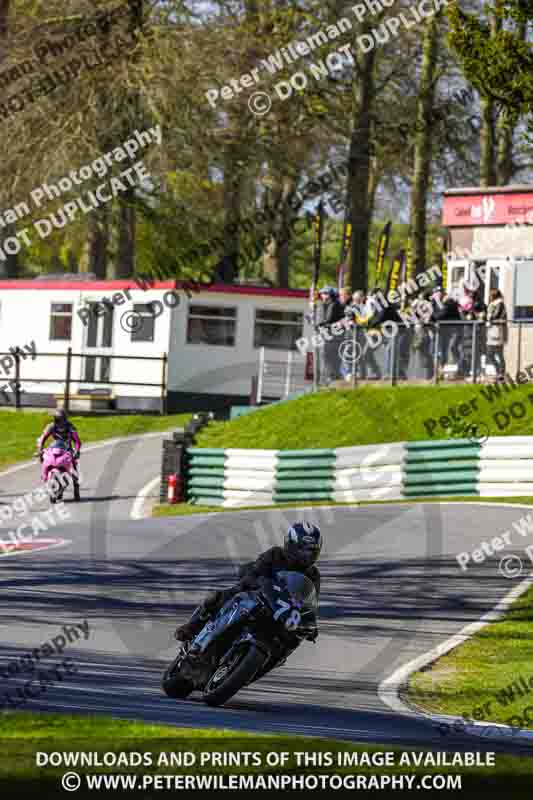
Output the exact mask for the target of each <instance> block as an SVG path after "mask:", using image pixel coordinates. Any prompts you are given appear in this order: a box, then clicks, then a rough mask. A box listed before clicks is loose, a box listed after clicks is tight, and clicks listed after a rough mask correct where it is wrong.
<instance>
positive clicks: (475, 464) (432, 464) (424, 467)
mask: <svg viewBox="0 0 533 800" xmlns="http://www.w3.org/2000/svg"><path fill="white" fill-rule="evenodd" d="M480 467H481V461H478V460H476V461H467V460H465V461H444V462H443V461H428V462H427V463H426V462H424V463H420V462H415V463H414V464H409V463H405V464H404V465H403V467H402V471H403V473H404V475H412V474H417V473H419V472H421V473H426V472H427V471H428V470H430V471H431V470H432V469H434V470H436V471H442V470H456V469H463V470H466V469H472V470H475V471H479V469H480Z"/></svg>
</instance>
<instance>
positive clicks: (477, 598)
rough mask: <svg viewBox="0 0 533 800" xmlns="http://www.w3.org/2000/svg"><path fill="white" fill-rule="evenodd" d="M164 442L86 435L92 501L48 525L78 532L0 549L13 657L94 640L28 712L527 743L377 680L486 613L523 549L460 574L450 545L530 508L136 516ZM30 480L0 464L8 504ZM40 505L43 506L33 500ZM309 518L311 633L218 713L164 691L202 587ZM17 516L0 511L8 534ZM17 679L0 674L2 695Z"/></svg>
mask: <svg viewBox="0 0 533 800" xmlns="http://www.w3.org/2000/svg"><path fill="white" fill-rule="evenodd" d="M162 438H163V437H162V436H160V435H155V436H151V437H149V438H146V439H143V440H137V441H133V442H124V443H122V444H118V445H114V446H99V447H96V448H94V449H92V450H90V449H89V448H87V449H86V451H85V453H84V455H83V457H82V462H81V470H82V474H83V477H84V482H83V486H82V502H81V503H79V504H76V503H73V502H71V496H70V495H69V496H68V497H67V502H66V504H65V508H66V509H67V510H68V512H69V514H70V517H69V519H67V520H64V521H62V522H60V523H58V524H57V525H56V526H54V527H51V528H50V530H49V531H47V532H46V533H42V534H41V536H42V537H58V538H59V537H61V538H64V539H66V540H69V543H68V544H66V545H64V546H60V547H57V548H53V549H50V550H42V551H36V552H29V553H25V554H23V555H16V556H11V555H10V556H8V557H2V558H0V570H1V572H0V581H1V589H2V592H1V598H2V600H1V606H0V616H1V625H2V636H1V639H2V644H1V646H0V666H1V667H2V668H3V669H5V668H6V667H7V666H8V664H9V663H10V662H11V661H13V660H14V659H17V660H18V659H19V658H20V657H21V656H23V655H24V654H26V653H29V652H31V651H32V650H33V649H34V648H37V647H39V646H40V645H42V643H44V642H45V641H50V640H52V639H53V638H54V637H57V636H58V635H62V630H61V629H62V626H63V625H72V624H73V623H76V622H78V623H81V622H83V621H84V620H87V621H88V623H89V638H88V639H86V640H85V639H84V640H82V639H81V638H80V639H78V640H77V641H75V642H73V643H72V644H71V645H70V646H68V648H66V649H65V651H64V653H63V657H66V656H68V657H70V658H72V659H73V661H74V663H75V665H76V668H77V672H76V673H75V674H73V675H72V677H70V678H68V677H67V678H65V680H64V681H63V682H60V683H57V684H56V685H55V686H54V687H53V688H50V689H49V690H48V691H47V692H46V694H45V695H44V696H43V699H42V700H35V701H32V702H28V703H27V704H26V705H25V706H24V707H25V708H27V709H28V710H29V709H33V710H38V709H42V710H48V711H66V712H87V713H88V712H90V713H95V712H105V713H111V714H113V715H115V716H117V717H127V718H136V719H144V720H147V721H158V722H163V723H167V724H171V725H178V726H182V725H184V726H195V727H207V726H213V727H214V726H216V727H226V728H233V729H242V730H251V731H253V730H255V731H263V732H272V731H280V732H293V733H301V734H309V735H324V734H326V735H328V736H334V737H337V738H343V739H349V740H357V741H362V742H376V743H391V744H394V743H402V744H423V745H426V746H433V747H435V748H440V749H443V748H444V746H446V747H448V748H449V749H491V750H503V749H506V750H515V751H520V750H523V751H527V750H528V748H527V746H526V745H525V744H524V745H520V744H518V743H512V742H510V741H509V740H506V741H505V742H504V741H503V740H502V744H501V745H500V744H494V742H491V743H489V742H487V743H485V742H483V740H481V739H478V738H470V737H468V736H465V735H464V734H449V735H448V736H446V738H445V739H444V738H443V736H442V734H440V733H439V732H438V730H437V729H436V727H435V726H434V725H433V724H432V723H431V722H429V721H427V720H424V719H420V718H419V717H416V716H414V715H403V714H397V713H394V712H392V711H391V710H390V709H388V708H387V707H386V706H385V705H384V704H383V703H382V702H381V700H380V699H379V697H378V694H377V688H378V685H379V683H380V682H381V680H383V679H384V678H385V677H386V676H388V675H389V674H391V673H392V672H393V670H394V669H396V668H397V667H399V666H400V665H402V664H404V663H406V662H408V661H410V660H411V659H413V658H414V657H416V656H417V655H420V654H422V653H425V652H426V651H428V650H430V649H432V648H433V647H435V646H436V645H437V644H439V643H440V642H442V641H443V640H445V639H447V638H448V637H450V636H451V635H453V634H454V633H457V632H458V631H460V630H461V629H462V628H463V627H464V626H465V625H466V624H468V623H469V622H473V621H475V620H477V619H478V618H479V617H480V616H481V615H482V614H484V613H485V612H487V611H488V610H489V609H491V608H492V607H493V606H494V605H495V604H496V603H497V602H498V600H500V599H501V598H502V597H503V596H504V595H505V594H506V593H507V592H508V591H509V590H510V589H511V588H513V586H514V585H516V581H512V580H509V579H506V578H504V577H503V576H502V575H501V574H500V572H499V570H498V562H499V558H500V557H501V555H503V554H504V553H505V552H514V553H518V554H520V549H519V547H518V546H514V547H511V548H507V550H506V551H504V552H502V553H500V554H498V558H496V557H492V558H487V560H486V561H485V562H484V563H482V564H477V565H476V564H473V565H472V566H471V567H470V568H469V570H468V571H467V572H466V573H464V572H461V570H460V569H459V566H458V564H457V562H456V560H455V555H456V554H457V553H458V552H460V551H471V550H473V549H474V548H476V547H477V546H478V545H479V544H480V543H481V541H483V540H487V539H489V538H491V537H492V536H496V535H498V534H500V533H502V532H503V531H504V530H506V529H508V528H510V527H511V523H512V522H513V521H516V520H517V519H518V518H519V517H520V516H522V514H523V513H524V510H523V509H513V508H510V507H488V506H475V507H474V506H470V505H467V504H458V505H452V504H443V505H438V504H430V503H428V504H422V505H402V504H396V505H389V506H369V507H365V508H355V509H349V508H345V507H342V508H341V507H338V508H333V509H329V510H319V509H315V510H311V509H305V511H304V512H300V513H298V512H297V511H294V512H292V511H291V512H288V511H287V510H286V509H284V510H283V513H282V512H281V511H278V512H269V511H255V512H254V511H246V512H236V513H231V514H230V513H220V514H216V515H195V516H190V517H177V518H174V519H171V518H170V519H161V520H150V519H146V520H132V519H130V512H131V508H132V505H133V502H134V500H135V497H136V495H137V493H138V492H139V490H140V489H141V488H142V487H143V486H145V484H147V483H148V482H149V481H150V480H151V479H152V478H154V477H155V476H156V475H157V474H158V471H159V465H160V460H161V440H162ZM38 485H39V478H38V468H37V465H34V466H32V467H24V468H22V469H17V470H16V471H9V472H8V473H7V474H6V473H4V474H3V475H0V509H1V508H2V506H5V505H6V504H10V503H12V502H13V501H14V500H15V498H16V497H18V496H20V495H24V494H25V493H27V492H29V491H31V490H32V489H35V488H36V487H37V486H38ZM47 508H48V505H47V504H42V503H41V504H40V505H36V506H35V513H38V509H47ZM284 515H285V517H284ZM302 516H305V518H308V519H316V520H317V521H318V522H319V524H320V525H321V527H322V530H323V533H324V536H325V543H326V544H325V552H324V555H323V559H322V564H321V570H322V594H321V610H320V630H321V634H320V638H319V641H318V643H317V644H316V645H313V644H311V643H304V644H303V645H302V646H301V647H300V649H299V650H298V651H297V653H296V654H295V655H294V656H293V657H292V658H291V660H290V662H289V663H288V664H287V665H286V666H284V667H282V668H280V669H279V670H276V671H274V672H273V673H271V674H270V675H269V676H267V677H266V678H264V679H263V680H262V681H260V682H259V683H257V684H255V685H253V687H250V688H249V689H246V690H243V691H241V692H240V693H239V694H238V695H237V696H236V697H235V698H234V699H233V700H232V701H230V702H229V703H228V705H227V706H226V707H225V708H223V709H210V708H208V707H207V706H205V705H204V704H203V703H202V701H201V699H200V696H199V695H193V696H192V699H191V700H188V701H186V702H175V701H173V700H170V699H168V698H167V697H165V696H164V695H163V693H162V691H161V689H160V678H161V674H162V671H163V669H164V667H165V665H166V663H168V662H169V661H170V660H171V659H172V657H173V655H174V653H175V650H176V646H175V643H174V640H173V638H172V634H173V631H174V628H175V626H176V624H177V623H179V622H181V621H182V620H184V619H185V618H186V617H187V616H188V615H189V614H190V612H191V611H192V610H193V608H194V606H195V604H196V603H197V602H198V601H199V600H200V599H201V598H202V596H203V595H204V593H205V592H206V591H207V590H208V589H210V588H213V587H215V586H227V585H229V584H230V583H231V582H232V581H233V578H234V576H235V571H236V565H237V563H240V562H242V561H245V560H250V559H252V558H254V557H255V556H256V555H257V553H258V552H259V551H260V550H261V549H263V548H265V547H268V546H271V545H272V544H273V543H275V542H276V541H279V538H280V536H281V530H282V527H283V525H284V524H285V521H289V519H291V518H298V517H302ZM24 521H26V520H24ZM12 528H13V526H9V525H8V524H7V523H6V522H2V524H1V528H0V535H1V536H2V538H4V539H7V531H8V530H10V529H12ZM528 543H529V542H528V541H527V540H526V539H524V540H523V542H522V545H521V547H522V550H523V548H524V547H525V546H526V545H527V544H528ZM522 555H523V554H522ZM60 660H61V659H60V658H59V657H56V658H55V659H54V658H51V659H49V660H48V661H47V662H46V663H47V664H48V665H50V664H52V663H54V662H59V661H60ZM25 680H28V676H27V675H23V674H19V675H15V676H13V677H10V678H9V679H8V680H6V679H4V681H3V683H4V691H5V690H6V689H13V688H15V687H16V686H17V685H20V684H22V683H23V682H24V681H25ZM481 701H483V698H480V702H481ZM470 710H471V709H465V712H467V711H470Z"/></svg>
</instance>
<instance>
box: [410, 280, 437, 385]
mask: <svg viewBox="0 0 533 800" xmlns="http://www.w3.org/2000/svg"><path fill="white" fill-rule="evenodd" d="M411 309H412V311H413V314H414V316H415V326H414V331H413V335H412V338H411V350H412V353H413V362H414V371H415V373H417V372H421V373H422V377H423V378H424V379H425V380H431V379H432V378H433V331H432V328H431V320H432V317H433V306H432V303H431V292H430V291H429V290H426V291H424V292H422V293H421V294H420V295H418V297H415V299H414V301H413V302H412V304H411Z"/></svg>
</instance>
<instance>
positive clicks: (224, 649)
mask: <svg viewBox="0 0 533 800" xmlns="http://www.w3.org/2000/svg"><path fill="white" fill-rule="evenodd" d="M317 608H318V598H317V594H316V590H315V587H314V584H313V582H312V581H311V580H310V579H309V578H307V577H306V576H305V575H302V574H301V573H300V572H287V571H280V572H277V573H275V575H274V577H273V578H259V579H258V581H257V588H255V589H252V590H250V591H246V592H239V593H238V594H236V595H234V596H233V597H231V598H230V599H229V600H228V601H227V602H226V603H225V604H224V605H223V606H222V608H221V609H220V611H219V612H218V614H217V615H216V616H215V617H214V619H212V620H210V621H209V622H207V624H206V625H205V626H204V628H203V629H202V630H201V631H200V633H199V634H198V635H197V636H196V638H195V639H193V640H192V641H191V642H186V643H185V644H184V645H183V647H182V648H181V650H180V651H179V653H178V655H177V658H176V659H175V660H174V661H173V662H172V664H171V665H170V666H169V667H168V669H167V670H166V671H165V674H164V675H163V691H164V692H165V693H166V694H167V695H168V696H169V697H173V698H179V699H184V698H185V697H187V696H188V695H189V694H190V693H191V692H192V691H193V690H195V689H199V690H201V691H203V699H204V701H205V702H206V703H207V704H208V705H210V706H220V705H222V704H223V703H225V702H226V700H229V698H230V697H233V695H234V694H236V693H237V692H238V691H239V689H241V688H242V687H243V686H246V685H248V684H250V683H252V682H253V681H257V680H259V678H261V677H262V676H263V675H265V674H266V673H267V672H269V671H270V670H271V669H273V668H274V667H277V666H281V664H284V663H285V661H286V659H287V656H288V655H290V653H291V652H292V651H293V650H295V648H296V647H298V645H299V644H300V642H301V641H302V640H303V639H309V640H311V641H314V640H315V639H316V636H317V627H316V614H317Z"/></svg>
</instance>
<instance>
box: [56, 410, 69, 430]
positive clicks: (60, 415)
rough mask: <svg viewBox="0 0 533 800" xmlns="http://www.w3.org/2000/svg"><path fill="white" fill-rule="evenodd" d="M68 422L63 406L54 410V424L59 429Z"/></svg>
mask: <svg viewBox="0 0 533 800" xmlns="http://www.w3.org/2000/svg"><path fill="white" fill-rule="evenodd" d="M67 424H68V419H67V414H66V411H65V409H64V408H58V409H57V411H54V425H55V426H56V428H57V429H58V430H60V431H62V430H65V429H66V427H67Z"/></svg>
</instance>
